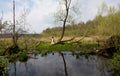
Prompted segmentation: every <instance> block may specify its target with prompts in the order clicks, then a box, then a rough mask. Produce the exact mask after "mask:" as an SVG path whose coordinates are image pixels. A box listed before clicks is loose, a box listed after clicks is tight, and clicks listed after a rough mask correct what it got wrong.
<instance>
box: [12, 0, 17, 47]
mask: <svg viewBox="0 0 120 76" xmlns="http://www.w3.org/2000/svg"><path fill="white" fill-rule="evenodd" d="M13 46H14V47H15V46H17V40H16V33H15V0H13Z"/></svg>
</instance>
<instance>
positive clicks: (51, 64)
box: [8, 52, 111, 76]
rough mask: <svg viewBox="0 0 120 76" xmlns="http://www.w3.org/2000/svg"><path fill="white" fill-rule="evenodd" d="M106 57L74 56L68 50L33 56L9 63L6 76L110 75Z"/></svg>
mask: <svg viewBox="0 0 120 76" xmlns="http://www.w3.org/2000/svg"><path fill="white" fill-rule="evenodd" d="M107 61H108V59H105V58H102V57H99V56H95V55H94V56H89V57H88V58H86V57H85V56H79V57H78V56H76V55H74V56H73V55H72V53H70V52H66V53H64V54H63V53H55V54H54V55H53V54H48V55H47V56H45V57H42V56H41V55H37V56H34V55H32V58H30V59H28V60H27V61H26V62H16V63H9V64H8V67H9V71H8V76H111V72H110V70H111V67H110V65H108V64H107V63H106V62H107Z"/></svg>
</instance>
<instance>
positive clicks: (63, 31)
mask: <svg viewBox="0 0 120 76" xmlns="http://www.w3.org/2000/svg"><path fill="white" fill-rule="evenodd" d="M70 4H71V0H70V1H68V0H65V8H66V10H65V11H66V15H65V19H64V21H63V29H62V35H61V37H60V39H59V42H60V41H62V39H63V37H64V34H65V25H66V22H67V18H68V15H69V9H70Z"/></svg>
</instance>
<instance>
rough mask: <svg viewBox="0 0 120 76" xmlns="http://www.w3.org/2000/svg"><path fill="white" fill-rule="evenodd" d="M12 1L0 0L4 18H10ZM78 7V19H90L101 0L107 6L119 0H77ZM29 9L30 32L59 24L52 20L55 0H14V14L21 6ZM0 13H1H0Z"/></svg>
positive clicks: (21, 8) (114, 4)
mask: <svg viewBox="0 0 120 76" xmlns="http://www.w3.org/2000/svg"><path fill="white" fill-rule="evenodd" d="M12 1H13V0H0V11H3V12H4V20H11V19H12V13H11V11H12ZM77 1H78V2H77V4H76V5H77V6H78V7H79V9H80V12H81V13H80V17H79V18H77V19H79V22H80V21H84V22H86V21H88V20H92V19H93V18H94V17H95V16H96V15H97V11H98V8H99V7H100V5H101V3H102V2H106V4H107V5H108V6H117V5H118V4H120V0H87V1H86V0H77ZM24 7H25V8H26V9H27V10H29V14H28V16H27V21H28V23H30V25H31V26H27V28H29V29H30V31H31V32H37V33H40V32H41V31H42V30H43V29H46V28H48V27H54V26H57V25H59V24H56V23H55V22H54V17H53V15H54V13H55V12H56V11H57V7H58V2H57V0H16V14H17V17H19V15H20V13H21V12H22V10H23V8H24ZM0 15H1V14H0Z"/></svg>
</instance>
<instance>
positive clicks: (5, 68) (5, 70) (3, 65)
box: [0, 58, 8, 76]
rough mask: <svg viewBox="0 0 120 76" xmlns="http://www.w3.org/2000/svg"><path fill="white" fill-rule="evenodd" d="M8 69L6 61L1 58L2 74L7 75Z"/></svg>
mask: <svg viewBox="0 0 120 76" xmlns="http://www.w3.org/2000/svg"><path fill="white" fill-rule="evenodd" d="M7 70H8V69H7V65H6V63H5V61H4V60H3V59H2V58H0V76H6V73H7Z"/></svg>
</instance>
